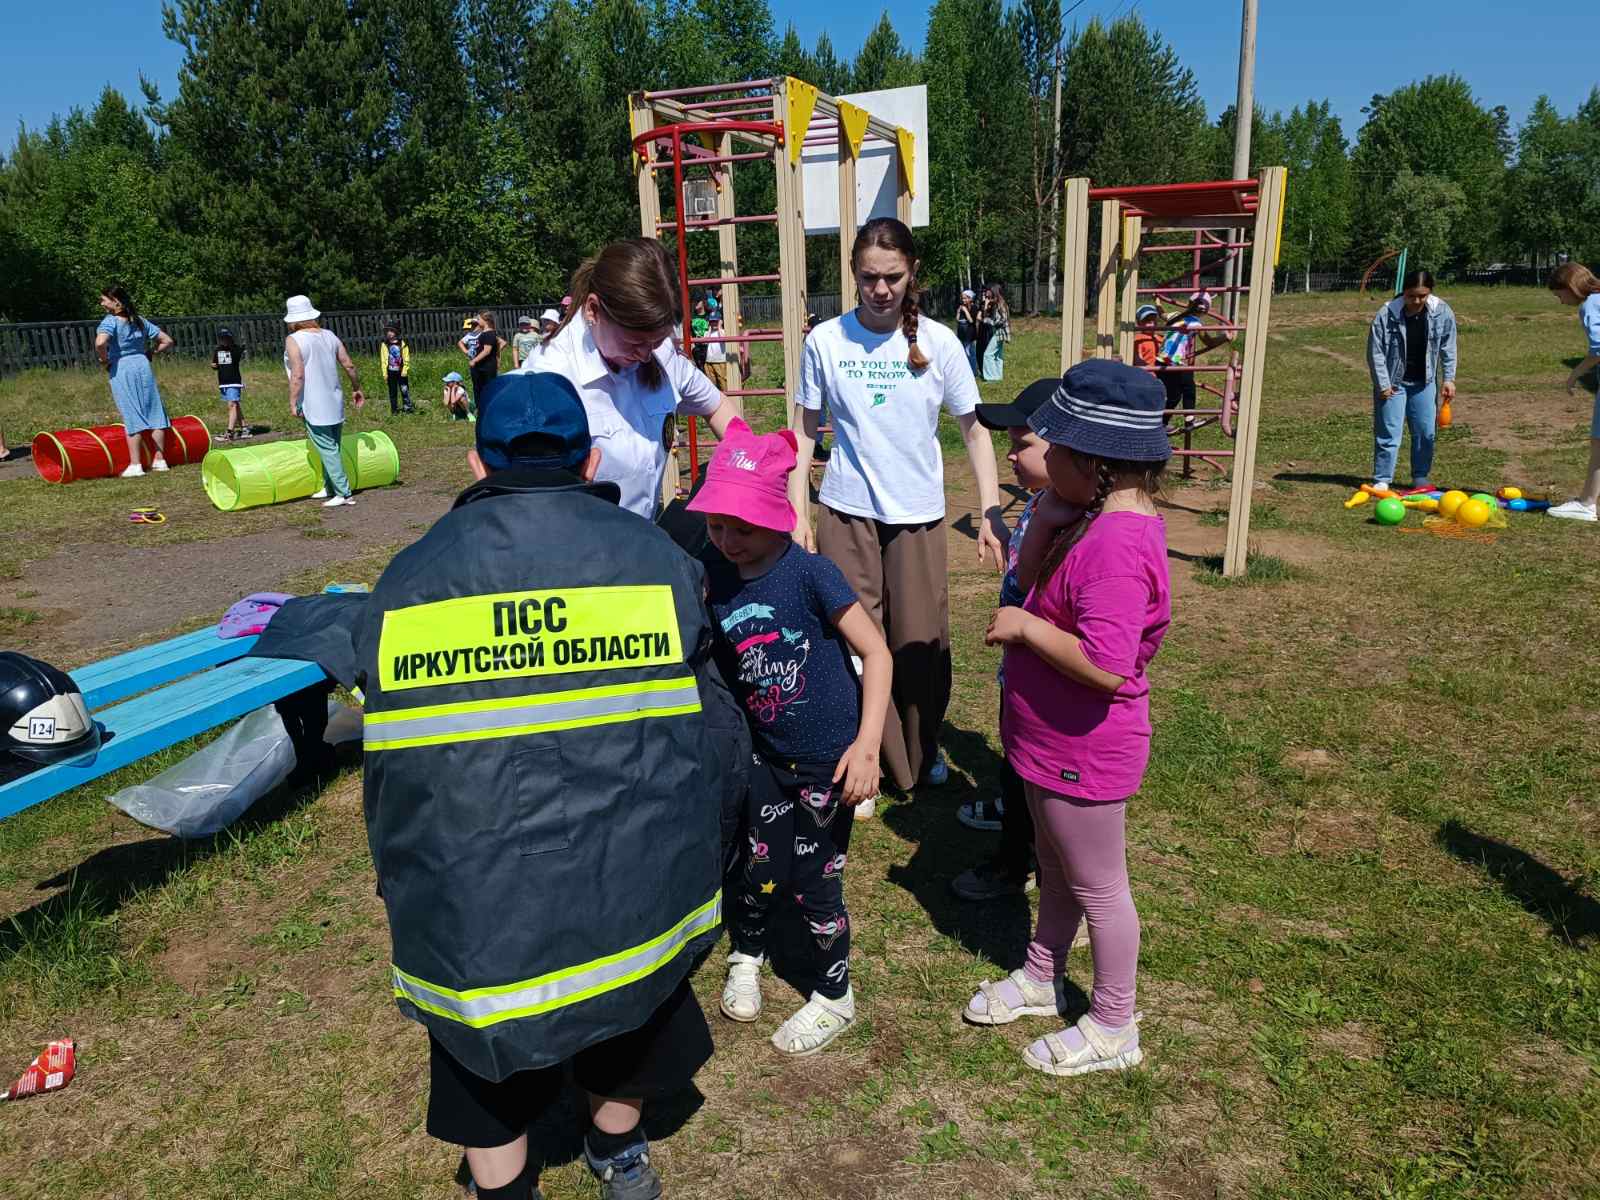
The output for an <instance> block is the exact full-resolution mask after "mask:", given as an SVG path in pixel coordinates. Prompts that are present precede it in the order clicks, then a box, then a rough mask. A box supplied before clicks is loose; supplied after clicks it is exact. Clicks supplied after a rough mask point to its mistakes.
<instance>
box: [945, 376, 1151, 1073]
mask: <svg viewBox="0 0 1600 1200" xmlns="http://www.w3.org/2000/svg"><path fill="white" fill-rule="evenodd" d="M1165 403H1166V398H1165V395H1164V393H1163V391H1162V388H1161V385H1160V384H1159V383H1158V382H1156V381H1155V380H1154V379H1153V378H1152V377H1151V376H1150V375H1148V374H1146V373H1145V372H1143V371H1140V370H1138V369H1136V368H1134V367H1129V366H1125V365H1123V364H1122V363H1120V362H1115V361H1111V360H1106V359H1091V360H1090V361H1088V362H1084V363H1080V364H1079V365H1078V366H1076V367H1073V368H1072V370H1070V371H1068V372H1067V373H1066V374H1065V375H1064V376H1062V379H1061V386H1060V387H1058V388H1057V389H1056V392H1055V395H1054V396H1053V397H1052V398H1051V401H1050V402H1049V403H1048V404H1045V405H1043V406H1041V407H1040V408H1039V409H1038V410H1037V411H1036V412H1035V413H1034V415H1033V417H1032V418H1031V419H1030V421H1029V425H1030V427H1031V428H1032V429H1033V431H1034V432H1035V433H1037V434H1039V435H1040V436H1041V437H1042V438H1044V439H1045V441H1047V442H1049V443H1050V449H1049V452H1048V453H1047V455H1046V457H1045V467H1046V469H1047V471H1048V472H1049V475H1050V488H1049V489H1048V490H1047V491H1045V492H1043V493H1042V494H1041V496H1040V499H1039V503H1038V505H1037V507H1036V508H1035V511H1034V515H1033V520H1032V522H1031V523H1030V524H1029V526H1028V532H1027V534H1026V536H1025V537H1024V539H1023V544H1022V549H1021V552H1020V554H1019V555H1018V560H1017V577H1018V582H1019V583H1020V584H1021V585H1022V586H1023V587H1024V588H1027V589H1028V597H1027V600H1026V601H1025V602H1024V603H1023V605H1022V606H1021V607H1020V608H1018V607H1006V608H1001V609H1000V610H998V611H997V612H996V613H995V615H994V619H993V620H992V621H991V622H990V624H989V632H988V636H987V639H986V640H987V641H988V643H989V644H990V645H1003V646H1004V647H1005V672H1006V711H1005V716H1004V718H1003V720H1002V723H1001V727H1000V736H1001V740H1002V741H1003V743H1004V744H1005V749H1006V755H1007V758H1008V759H1009V761H1010V763H1011V765H1012V766H1013V767H1014V768H1015V769H1016V771H1017V773H1018V774H1019V775H1021V776H1022V779H1023V784H1024V787H1025V789H1026V792H1027V797H1028V806H1029V809H1030V810H1031V811H1032V813H1033V819H1034V823H1035V826H1036V828H1037V831H1038V833H1037V838H1038V854H1039V920H1038V924H1037V926H1036V928H1035V930H1034V936H1033V940H1032V941H1031V942H1030V943H1029V945H1028V955H1027V963H1026V965H1025V966H1023V967H1021V968H1019V969H1018V970H1015V971H1013V972H1011V974H1010V975H1009V976H1008V977H1007V978H1005V979H1003V980H1001V981H1000V982H999V983H990V982H988V981H985V982H984V983H983V985H982V986H981V987H980V988H979V990H978V994H977V995H976V996H974V997H973V998H972V1000H971V1002H970V1003H969V1004H968V1005H967V1008H966V1012H965V1014H964V1015H965V1017H966V1018H967V1020H969V1021H971V1022H973V1023H975V1024H980V1025H1004V1024H1008V1023H1009V1022H1011V1021H1014V1020H1016V1019H1017V1018H1018V1017H1025V1016H1055V1015H1057V1012H1058V1011H1059V1007H1060V995H1061V981H1062V976H1063V974H1064V972H1065V970H1066V960H1067V950H1068V948H1069V947H1070V946H1071V945H1072V939H1073V937H1074V936H1075V935H1076V934H1077V931H1078V924H1079V921H1080V919H1082V918H1085V917H1087V919H1088V924H1089V944H1090V952H1091V953H1092V955H1093V956H1094V991H1093V995H1092V999H1091V1003H1090V1007H1089V1012H1088V1013H1087V1014H1086V1015H1085V1016H1084V1017H1082V1018H1080V1019H1079V1021H1078V1022H1077V1024H1076V1025H1073V1026H1069V1027H1068V1028H1066V1029H1063V1030H1060V1031H1059V1032H1056V1033H1051V1034H1047V1035H1046V1036H1044V1037H1042V1038H1040V1039H1039V1040H1038V1041H1036V1042H1034V1043H1033V1044H1032V1045H1030V1046H1028V1047H1027V1049H1025V1050H1024V1051H1023V1061H1024V1062H1026V1063H1027V1064H1028V1065H1029V1066H1030V1067H1034V1068H1035V1069H1037V1070H1040V1071H1045V1072H1048V1073H1049V1074H1051V1075H1082V1074H1085V1073H1087V1072H1090V1071H1116V1070H1125V1069H1127V1068H1129V1067H1132V1066H1136V1065H1137V1064H1138V1063H1139V1062H1140V1061H1141V1060H1142V1059H1143V1057H1144V1055H1143V1052H1142V1051H1141V1050H1140V1049H1139V1028H1138V1024H1137V1022H1136V1017H1135V1013H1134V976H1135V972H1136V970H1137V967H1138V961H1139V914H1138V912H1137V911H1136V910H1135V909H1134V906H1133V895H1132V893H1131V891H1130V890H1129V887H1128V862H1127V847H1126V842H1125V837H1124V824H1125V819H1126V816H1127V807H1128V800H1129V798H1130V797H1132V796H1133V794H1134V793H1135V792H1137V791H1138V790H1139V784H1140V782H1141V781H1142V779H1143V778H1144V769H1145V764H1146V762H1147V761H1148V760H1149V756H1150V686H1149V683H1148V681H1147V679H1146V677H1145V668H1146V667H1147V666H1148V665H1149V663H1150V660H1151V659H1152V658H1154V657H1155V653H1156V651H1157V649H1159V648H1160V646H1161V639H1162V637H1163V636H1164V635H1165V634H1166V631H1167V626H1168V625H1169V624H1170V623H1171V620H1172V602H1171V596H1170V593H1169V590H1168V584H1167V546H1166V528H1165V526H1164V524H1163V523H1162V520H1161V517H1160V516H1159V515H1158V514H1157V512H1156V507H1155V496H1156V493H1157V491H1158V490H1159V487H1160V480H1161V475H1162V472H1163V471H1164V470H1165V469H1166V462H1167V459H1168V458H1169V457H1170V456H1171V453H1172V451H1171V446H1170V443H1169V442H1168V440H1167V434H1166V430H1165V423H1164V421H1163V418H1162V409H1163V407H1164V405H1165Z"/></svg>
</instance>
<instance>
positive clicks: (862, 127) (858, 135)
mask: <svg viewBox="0 0 1600 1200" xmlns="http://www.w3.org/2000/svg"><path fill="white" fill-rule="evenodd" d="M838 104H839V129H840V131H841V132H842V133H843V134H844V140H845V141H846V142H848V143H849V144H850V157H851V158H860V157H861V139H862V138H864V137H866V136H867V119H868V118H869V117H870V116H871V115H872V114H871V113H869V112H868V111H867V110H866V109H864V108H857V107H856V106H855V105H854V104H851V103H850V102H849V101H848V100H840V101H838Z"/></svg>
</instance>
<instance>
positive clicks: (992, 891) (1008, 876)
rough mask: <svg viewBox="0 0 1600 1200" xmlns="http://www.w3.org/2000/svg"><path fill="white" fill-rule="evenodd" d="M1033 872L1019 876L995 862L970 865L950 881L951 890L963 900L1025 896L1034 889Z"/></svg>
mask: <svg viewBox="0 0 1600 1200" xmlns="http://www.w3.org/2000/svg"><path fill="white" fill-rule="evenodd" d="M1034 886H1035V885H1034V880H1033V876H1032V874H1028V875H1023V876H1020V877H1019V876H1017V875H1015V874H1013V873H1012V872H1010V871H1007V870H1005V869H1004V868H1002V867H1000V866H998V865H997V864H995V863H993V862H986V863H980V864H979V865H978V866H976V867H969V868H968V869H967V870H965V871H963V872H961V874H959V875H957V876H956V877H955V878H954V879H952V880H951V881H950V890H951V891H952V892H954V893H955V894H956V895H957V896H959V897H960V898H961V899H963V900H972V901H979V900H998V899H1000V898H1001V897H1002V896H1025V895H1027V894H1028V893H1029V892H1031V891H1033V889H1034Z"/></svg>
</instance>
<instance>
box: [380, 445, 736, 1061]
mask: <svg viewBox="0 0 1600 1200" xmlns="http://www.w3.org/2000/svg"><path fill="white" fill-rule="evenodd" d="M616 499H617V489H616V486H615V485H614V484H608V483H602V484H592V485H591V484H585V483H583V482H582V481H581V480H580V479H578V478H577V476H575V475H571V474H568V473H566V472H550V471H533V470H528V469H518V470H513V471H504V472H500V473H498V474H495V475H492V476H490V477H489V478H488V479H485V480H483V481H482V482H480V483H479V484H477V485H475V486H474V487H472V488H470V489H468V490H467V491H466V492H465V493H463V494H462V495H461V497H460V498H459V499H458V500H457V501H456V504H455V507H454V508H453V509H452V511H451V512H449V513H448V514H447V515H446V516H444V517H443V518H442V519H441V520H440V521H439V522H438V523H437V524H435V525H434V526H433V528H432V529H430V530H429V531H428V533H427V534H426V535H424V537H423V538H422V539H421V540H420V541H419V542H417V543H416V544H415V545H413V546H411V547H409V548H408V549H406V550H404V551H402V552H401V553H400V554H399V555H398V556H396V558H395V559H394V561H393V562H392V563H390V564H389V567H388V569H387V570H385V571H384V573H383V576H382V578H381V579H380V580H379V581H378V585H377V587H376V589H375V590H374V591H373V594H372V597H371V600H370V601H369V603H368V605H367V612H366V614H365V616H364V618H363V622H362V627H361V630H360V634H359V644H358V650H357V652H358V658H359V662H360V666H361V670H362V674H363V675H364V677H365V688H366V729H365V742H366V747H365V749H366V790H365V809H366V819H367V832H368V838H369V841H370V843H371V847H372V859H373V864H374V866H375V867H376V869H377V874H378V886H379V890H380V892H381V893H382V896H383V900H384V904H385V906H386V908H387V909H388V916H389V928H390V935H391V938H392V941H393V948H394V967H393V984H394V994H395V998H396V1000H397V1002H398V1003H399V1005H400V1009H401V1011H402V1012H404V1013H405V1014H406V1015H407V1016H409V1017H411V1018H412V1019H414V1020H416V1021H420V1022H421V1023H422V1024H423V1025H425V1026H427V1027H428V1030H429V1031H430V1032H431V1033H432V1034H433V1035H434V1036H435V1037H436V1038H437V1039H438V1040H439V1041H440V1042H441V1043H442V1044H443V1045H444V1047H445V1049H446V1050H447V1051H448V1052H449V1053H450V1054H451V1055H452V1056H453V1057H454V1058H455V1059H456V1060H457V1061H459V1062H460V1063H461V1064H462V1065H464V1066H465V1067H467V1068H468V1069H470V1070H471V1071H473V1072H474V1073H475V1074H477V1075H480V1076H482V1077H484V1078H487V1079H492V1080H501V1079H504V1078H505V1077H506V1076H507V1075H510V1074H511V1073H513V1072H515V1071H520V1070H527V1069H529V1068H534V1067H543V1066H550V1065H553V1064H556V1063H560V1062H562V1061H564V1060H566V1059H569V1058H571V1057H572V1055H573V1054H575V1053H576V1052H577V1051H579V1050H581V1049H583V1048H584V1047H585V1046H589V1045H592V1044H594V1043H597V1042H601V1041H604V1040H606V1039H609V1038H612V1037H615V1036H617V1035H618V1034H621V1033H625V1032H627V1031H629V1030H632V1029H636V1028H638V1027H639V1026H640V1025H642V1024H643V1023H644V1022H645V1021H646V1020H647V1019H648V1018H649V1017H650V1015H651V1014H652V1013H653V1012H654V1011H655V1010H656V1008H657V1007H659V1006H660V1004H661V1003H662V1001H664V1000H665V999H666V998H667V996H668V995H669V994H670V993H671V992H672V991H673V989H674V988H676V987H677V985H678V984H679V983H680V982H681V981H682V980H683V978H684V977H685V976H686V975H687V974H688V972H689V970H690V968H691V966H692V965H693V962H694V960H695V957H696V953H697V951H700V950H703V949H706V948H708V947H709V945H710V942H711V941H712V940H713V939H714V937H715V936H716V932H717V929H718V925H719V923H720V919H721V892H720V884H721V861H720V860H721V854H720V846H719V843H720V841H721V836H720V835H721V829H720V826H721V824H722V820H723V814H724V812H725V810H726V808H727V806H728V805H730V804H733V803H737V797H736V796H734V795H732V793H733V791H734V790H735V789H737V788H738V787H739V786H740V785H739V783H737V782H736V781H735V778H734V777H735V775H740V776H741V778H742V773H744V772H746V771H747V770H748V767H747V764H748V758H749V741H748V734H747V732H746V731H745V727H744V722H743V720H742V718H741V716H740V714H739V710H738V707H737V705H736V703H735V702H734V701H733V699H732V697H731V696H729V695H728V693H727V691H726V689H725V688H724V687H723V685H722V684H721V682H720V680H719V679H718V678H717V676H716V672H715V668H714V667H713V666H712V665H711V662H710V643H711V638H710V629H709V619H708V617H707V616H706V609H705V606H704V598H703V597H704V591H703V583H702V580H703V570H702V568H701V567H700V565H699V564H698V563H696V562H694V561H693V560H692V559H690V558H689V557H688V556H687V555H686V554H684V553H683V551H681V550H680V549H678V547H677V546H675V545H674V544H673V543H672V541H671V539H670V538H668V537H667V535H666V534H664V533H663V532H661V531H660V530H659V529H657V528H656V527H655V526H653V525H651V524H650V523H648V522H646V521H643V520H641V519H640V518H639V517H637V516H635V515H634V514H632V513H629V512H625V511H623V510H622V509H620V508H618V507H617V504H616ZM741 738H742V741H741Z"/></svg>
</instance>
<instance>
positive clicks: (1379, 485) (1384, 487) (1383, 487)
mask: <svg viewBox="0 0 1600 1200" xmlns="http://www.w3.org/2000/svg"><path fill="white" fill-rule="evenodd" d="M1393 482H1394V481H1393V480H1392V479H1374V480H1373V481H1372V486H1373V488H1374V489H1375V490H1377V491H1380V492H1389V491H1393V490H1394V489H1393V488H1392V487H1390V484H1392V483H1393Z"/></svg>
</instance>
